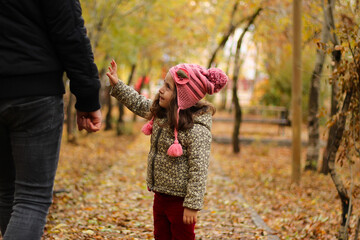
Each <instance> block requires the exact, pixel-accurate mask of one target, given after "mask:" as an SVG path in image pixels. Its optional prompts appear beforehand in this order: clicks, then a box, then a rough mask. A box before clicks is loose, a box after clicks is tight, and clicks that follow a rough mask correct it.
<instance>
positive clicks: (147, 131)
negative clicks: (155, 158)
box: [141, 118, 154, 135]
mask: <svg viewBox="0 0 360 240" xmlns="http://www.w3.org/2000/svg"><path fill="white" fill-rule="evenodd" d="M153 124H154V118H153V119H151V121H150V122H148V123H146V124H144V126H143V127H142V128H141V131H142V132H143V133H144V134H145V135H150V134H151V133H152V128H153Z"/></svg>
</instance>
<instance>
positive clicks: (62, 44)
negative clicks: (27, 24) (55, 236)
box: [41, 0, 100, 112]
mask: <svg viewBox="0 0 360 240" xmlns="http://www.w3.org/2000/svg"><path fill="white" fill-rule="evenodd" d="M41 7H42V12H43V15H44V21H45V23H46V25H47V31H48V34H49V37H50V39H51V41H52V43H53V45H54V48H55V51H56V53H57V54H58V56H59V58H60V61H61V63H62V64H63V67H64V69H65V71H66V74H67V76H68V78H69V79H70V91H71V92H72V93H73V94H74V95H75V96H76V104H75V108H76V109H77V110H78V111H81V112H94V111H96V110H98V109H100V102H99V89H100V80H99V74H98V69H97V67H96V65H95V63H94V55H93V52H92V49H91V44H90V40H89V38H88V37H87V35H86V28H85V26H84V19H83V18H82V10H81V6H80V2H79V1H78V0H51V1H49V0H41Z"/></svg>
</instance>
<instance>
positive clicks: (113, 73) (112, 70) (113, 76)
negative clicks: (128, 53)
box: [106, 59, 119, 86]
mask: <svg viewBox="0 0 360 240" xmlns="http://www.w3.org/2000/svg"><path fill="white" fill-rule="evenodd" d="M110 65H111V66H110V67H109V72H107V73H106V76H108V78H109V80H110V84H111V86H115V85H116V84H117V82H118V81H119V78H118V75H117V65H116V62H115V61H114V59H113V60H112V61H111V63H110Z"/></svg>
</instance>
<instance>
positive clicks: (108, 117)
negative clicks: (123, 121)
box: [105, 87, 112, 131]
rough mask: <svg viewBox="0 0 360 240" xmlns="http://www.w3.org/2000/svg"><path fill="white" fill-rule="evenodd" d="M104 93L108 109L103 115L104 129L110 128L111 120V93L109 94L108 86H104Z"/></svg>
mask: <svg viewBox="0 0 360 240" xmlns="http://www.w3.org/2000/svg"><path fill="white" fill-rule="evenodd" d="M105 94H106V103H107V105H108V109H107V112H106V117H105V131H107V130H111V129H112V125H111V120H112V102H111V95H110V87H105Z"/></svg>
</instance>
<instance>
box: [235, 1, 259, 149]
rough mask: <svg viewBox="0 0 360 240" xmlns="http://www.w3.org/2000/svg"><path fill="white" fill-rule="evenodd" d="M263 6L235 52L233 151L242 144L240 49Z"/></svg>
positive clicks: (251, 19) (241, 37) (251, 21)
mask: <svg viewBox="0 0 360 240" xmlns="http://www.w3.org/2000/svg"><path fill="white" fill-rule="evenodd" d="M261 10H262V8H259V9H257V11H256V12H255V13H254V14H253V15H252V17H251V18H250V20H249V22H248V25H247V26H246V28H245V29H244V31H243V32H242V33H241V35H240V38H239V40H238V41H237V45H236V53H235V61H234V74H233V91H232V93H233V97H232V99H233V104H234V107H235V124H234V130H233V136H232V143H233V152H234V153H238V152H240V144H239V132H240V124H241V117H242V113H241V107H240V103H239V98H238V96H237V82H238V78H239V72H240V65H241V64H240V49H241V44H242V41H243V39H244V36H245V33H246V32H247V31H248V30H249V27H250V26H251V25H252V24H253V23H254V21H255V19H256V17H257V16H258V15H259V14H260V12H261Z"/></svg>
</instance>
